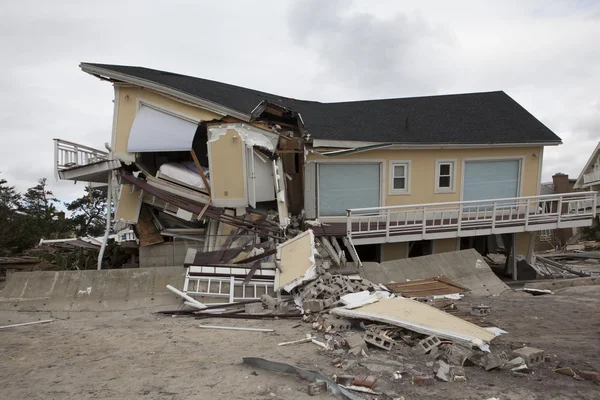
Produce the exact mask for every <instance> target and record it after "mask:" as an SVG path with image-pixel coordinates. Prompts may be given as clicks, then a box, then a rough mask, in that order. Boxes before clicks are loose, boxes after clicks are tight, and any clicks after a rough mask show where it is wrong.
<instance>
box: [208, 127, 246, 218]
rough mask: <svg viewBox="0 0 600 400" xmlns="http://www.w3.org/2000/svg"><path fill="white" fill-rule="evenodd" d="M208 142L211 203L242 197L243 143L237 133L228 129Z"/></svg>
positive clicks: (243, 187) (215, 203) (243, 193)
mask: <svg viewBox="0 0 600 400" xmlns="http://www.w3.org/2000/svg"><path fill="white" fill-rule="evenodd" d="M234 138H235V139H234ZM208 144H209V149H210V150H209V151H210V158H211V165H210V168H211V170H210V182H211V187H212V199H213V204H214V205H216V206H219V201H227V200H233V199H244V198H245V197H246V196H245V186H244V165H243V163H244V159H243V151H244V145H243V142H242V139H241V138H240V136H239V134H238V133H237V131H236V130H235V129H228V130H227V133H226V134H225V135H223V136H220V137H219V138H218V139H217V140H215V141H213V142H209V143H208ZM238 205H243V202H242V203H240V204H238ZM230 206H231V204H230ZM219 207H220V206H219Z"/></svg>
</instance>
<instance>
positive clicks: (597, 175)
mask: <svg viewBox="0 0 600 400" xmlns="http://www.w3.org/2000/svg"><path fill="white" fill-rule="evenodd" d="M593 182H598V183H600V170H597V171H594V172H590V173H589V174H585V175H583V184H584V185H587V184H588V183H593Z"/></svg>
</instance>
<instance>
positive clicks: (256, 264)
mask: <svg viewBox="0 0 600 400" xmlns="http://www.w3.org/2000/svg"><path fill="white" fill-rule="evenodd" d="M259 267H260V260H257V261H255V262H254V264H252V268H251V269H250V272H248V275H246V278H244V285H247V284H248V283H249V282H250V280H251V279H252V277H253V276H254V274H255V273H256V271H257V270H258V268H259Z"/></svg>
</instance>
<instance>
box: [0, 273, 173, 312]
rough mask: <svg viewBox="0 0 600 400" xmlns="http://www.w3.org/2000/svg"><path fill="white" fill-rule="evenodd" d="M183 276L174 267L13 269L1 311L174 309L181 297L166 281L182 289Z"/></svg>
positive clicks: (2, 294)
mask: <svg viewBox="0 0 600 400" xmlns="http://www.w3.org/2000/svg"><path fill="white" fill-rule="evenodd" d="M184 277H185V270H184V269H183V268H176V267H159V268H142V269H138V268H133V269H115V270H102V271H97V270H88V271H36V272H18V273H15V274H13V275H12V276H11V277H10V278H9V281H8V282H7V285H6V286H5V288H4V290H2V291H1V292H0V313H1V312H14V311H21V312H34V313H35V312H38V313H39V312H53V313H59V314H61V315H63V316H65V317H66V318H71V317H74V316H75V315H84V314H85V315H98V314H100V313H102V314H103V315H105V314H106V313H115V312H116V313H118V312H120V313H123V312H127V314H131V313H141V312H147V311H148V310H149V309H151V308H160V309H162V310H164V309H176V308H180V307H181V299H179V298H178V297H177V296H175V295H173V294H172V293H171V292H169V291H168V290H167V289H166V285H167V284H170V285H173V286H175V287H183V281H184Z"/></svg>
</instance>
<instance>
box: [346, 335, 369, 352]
mask: <svg viewBox="0 0 600 400" xmlns="http://www.w3.org/2000/svg"><path fill="white" fill-rule="evenodd" d="M346 344H347V345H348V348H350V349H354V348H359V349H361V350H363V349H366V348H367V343H365V341H364V340H363V338H362V336H360V335H359V334H358V333H352V334H350V335H348V336H346Z"/></svg>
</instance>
